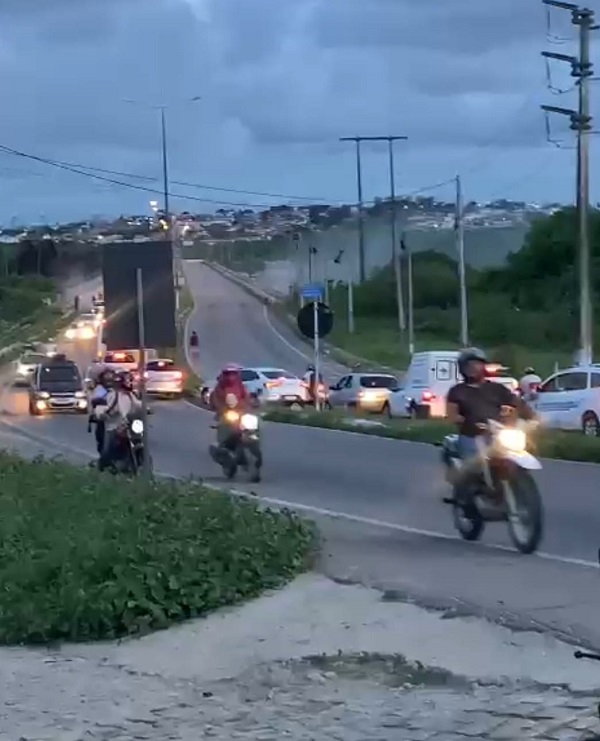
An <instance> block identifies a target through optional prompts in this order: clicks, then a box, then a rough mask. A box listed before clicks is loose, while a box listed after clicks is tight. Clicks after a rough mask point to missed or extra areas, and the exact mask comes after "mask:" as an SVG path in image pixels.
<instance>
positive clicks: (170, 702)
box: [0, 649, 598, 741]
mask: <svg viewBox="0 0 600 741" xmlns="http://www.w3.org/2000/svg"><path fill="white" fill-rule="evenodd" d="M0 681H1V682H2V688H3V689H2V702H1V704H0V739H2V741H4V740H5V739H6V741H126V740H127V741H131V740H133V739H140V740H146V741H159V740H160V741H167V740H173V741H176V740H179V741H200V739H202V740H204V739H214V741H234V739H245V740H246V741H281V740H282V739H289V740H290V741H429V740H430V739H434V740H435V741H459V739H460V741H466V740H468V739H472V740H473V741H475V740H476V739H486V740H487V741H503V740H504V741H509V740H510V741H523V740H525V739H540V740H542V739H543V740H545V741H550V740H552V741H567V740H568V739H573V741H575V739H580V738H584V737H585V735H586V731H587V730H588V729H593V728H596V727H597V725H598V723H597V721H596V719H595V717H594V716H593V713H594V708H595V705H596V702H595V698H594V697H592V696H584V695H573V694H570V693H569V692H567V691H565V690H564V689H560V688H544V687H540V686H529V687H519V686H515V685H513V686H507V685H487V686H483V685H479V684H472V683H470V682H468V681H467V680H464V679H461V678H459V677H455V676H453V675H450V674H447V673H444V672H441V671H439V670H429V669H427V668H425V667H421V666H419V667H417V668H411V667H409V666H407V665H406V664H404V662H402V660H400V659H397V658H386V657H364V656H363V657H358V658H352V659H347V658H336V659H315V660H304V661H295V662H287V663H286V662H284V663H275V664H270V665H261V666H258V667H254V668H253V669H251V670H248V671H247V672H246V673H243V674H241V675H240V676H239V677H237V678H236V679H235V680H222V681H219V682H214V683H212V684H210V685H206V686H198V685H197V684H196V683H195V682H194V681H189V680H186V681H182V680H168V681H167V680H165V679H162V678H161V677H160V676H156V675H143V674H139V673H136V672H133V671H131V670H127V669H124V668H122V667H118V666H111V665H108V664H106V663H100V664H98V663H95V662H93V661H89V660H87V659H80V658H72V659H65V658H63V657H60V656H57V657H53V656H52V655H51V654H46V655H44V654H42V653H39V652H26V651H22V650H18V649H15V650H14V651H13V652H12V653H11V652H8V654H6V658H4V659H3V661H2V663H1V664H0Z"/></svg>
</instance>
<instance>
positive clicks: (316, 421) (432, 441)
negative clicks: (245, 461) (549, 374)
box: [263, 409, 600, 463]
mask: <svg viewBox="0 0 600 741" xmlns="http://www.w3.org/2000/svg"><path fill="white" fill-rule="evenodd" d="M263 419H264V421H265V422H275V423H280V424H292V425H300V426H303V427H315V428H321V429H325V430H338V431H342V432H352V433H356V434H361V435H371V436H375V437H383V438H388V439H392V440H404V441H407V442H416V443H425V444H429V445H441V443H442V441H443V439H444V436H445V435H448V434H451V433H452V432H455V428H454V427H453V426H452V425H451V424H450V423H449V422H446V421H445V420H409V419H407V420H401V419H396V420H386V419H385V418H384V419H379V418H377V417H363V416H359V415H353V414H351V413H349V412H346V413H338V412H336V411H333V412H332V411H327V412H313V411H306V410H304V411H291V410H288V409H272V410H269V411H266V412H265V414H264V416H263ZM531 442H532V445H531V447H532V449H533V450H534V451H535V454H536V455H538V456H540V457H542V458H551V459H555V460H564V461H575V462H580V463H600V439H599V438H597V437H590V436H587V435H583V434H582V433H580V432H561V431H559V430H548V429H540V430H539V431H538V432H537V433H536V435H535V437H533V438H532V441H531Z"/></svg>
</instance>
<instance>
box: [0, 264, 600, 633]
mask: <svg viewBox="0 0 600 741" xmlns="http://www.w3.org/2000/svg"><path fill="white" fill-rule="evenodd" d="M185 272H186V276H187V280H188V283H189V286H190V288H191V290H192V292H193V294H194V296H195V299H196V309H195V311H194V312H193V314H192V315H191V317H190V320H189V325H188V330H189V331H191V330H195V331H197V333H198V335H199V339H200V347H199V358H198V359H197V362H198V365H199V370H200V372H201V373H202V374H203V375H204V377H206V378H210V377H212V376H213V375H214V374H216V372H217V371H218V369H219V368H220V367H222V365H223V364H224V363H227V362H239V363H243V364H249V365H273V366H282V367H284V368H287V369H289V370H291V371H295V372H301V371H302V370H303V369H304V367H305V365H306V362H307V359H306V358H305V357H304V354H306V348H305V347H304V346H303V345H301V344H297V343H298V340H297V339H296V338H294V337H293V335H292V334H291V333H290V332H289V331H288V330H286V329H285V328H284V327H281V326H280V325H279V324H278V323H277V322H276V320H275V319H274V318H273V317H270V316H269V315H268V313H266V312H265V309H264V307H263V306H262V305H261V304H260V303H259V302H257V301H255V300H254V299H253V298H252V297H250V296H248V295H247V294H246V293H245V292H244V291H243V290H242V289H240V288H239V287H237V286H235V285H233V284H232V283H230V282H229V281H227V280H226V279H225V278H223V277H221V276H220V275H218V274H216V273H215V272H214V271H212V270H211V269H210V268H208V267H207V266H205V265H203V264H202V263H198V262H188V263H186V264H185ZM91 344H92V345H93V343H91ZM93 349H94V348H93V347H89V346H85V345H77V346H73V347H71V348H69V351H70V354H71V355H72V356H74V357H76V358H77V360H78V362H80V364H81V365H82V367H85V366H86V365H87V363H88V362H89V359H90V358H91V354H92V353H93ZM3 406H4V408H5V409H6V410H7V412H8V415H7V416H5V417H4V422H5V429H6V428H7V425H8V429H9V430H12V432H13V434H14V435H15V440H17V439H19V440H21V443H20V444H23V443H22V436H23V435H25V436H26V439H27V440H29V441H30V442H32V443H33V442H34V443H35V444H36V445H38V446H39V449H40V450H45V451H54V452H60V453H63V454H65V455H69V456H71V457H73V456H75V457H76V458H78V459H84V458H86V457H87V456H91V455H92V454H93V440H92V436H91V435H90V436H87V435H86V433H85V425H86V422H85V418H84V417H77V416H62V417H60V416H55V417H45V418H31V417H29V416H25V415H24V412H26V409H24V398H23V395H22V394H21V393H19V392H14V391H8V392H7V393H6V394H5V396H4V399H3ZM210 422H211V415H210V414H208V413H207V412H204V411H202V410H201V409H198V408H197V407H194V406H192V405H189V404H187V403H186V402H157V403H156V404H155V414H154V415H153V416H152V418H151V426H150V435H151V445H152V455H153V458H154V463H155V468H156V470H157V471H159V472H162V473H166V474H170V475H174V476H183V477H185V476H189V475H194V476H200V477H203V478H205V479H207V480H209V481H214V482H219V483H221V482H222V479H221V477H220V476H219V471H218V469H217V468H216V466H215V465H214V463H213V462H212V461H211V460H210V458H209V456H208V452H207V449H208V445H209V443H210V442H211V441H212V438H213V431H212V430H211V429H210ZM263 432H264V440H263V444H264V451H265V458H266V463H265V471H264V474H265V480H264V482H263V483H261V484H260V485H258V486H255V487H254V489H256V491H257V493H258V494H259V495H260V496H261V497H264V498H266V499H270V500H276V501H278V502H282V501H283V502H286V503H289V504H290V505H291V506H296V507H300V508H302V509H304V510H306V511H307V512H308V513H309V514H312V515H313V516H315V517H317V518H318V519H319V521H321V522H322V523H323V528H324V533H325V535H326V537H327V539H328V542H327V547H326V550H325V556H324V563H323V568H324V569H325V570H326V571H328V572H330V573H331V574H332V575H334V576H336V577H339V578H344V579H351V580H359V581H363V582H366V583H370V584H376V585H381V586H385V587H387V588H389V589H392V590H394V591H396V592H398V593H399V594H400V595H405V594H408V595H410V596H415V597H418V598H419V599H420V600H422V601H425V602H429V603H433V604H436V605H437V604H440V605H446V606H448V605H454V606H457V605H458V606H460V609H461V610H468V611H470V612H482V613H484V614H489V615H491V616H494V617H495V618H497V617H498V616H502V617H503V618H504V619H510V620H514V621H516V622H518V623H519V625H521V626H522V625H528V626H536V625H548V626H550V627H552V628H553V629H554V630H557V631H561V632H562V633H564V634H567V635H569V634H573V635H575V636H578V637H585V638H586V639H588V640H590V641H592V642H594V641H597V642H598V643H599V644H600V625H598V624H597V620H596V615H597V614H598V611H599V610H600V582H599V579H598V570H597V568H596V567H595V563H596V555H597V551H598V547H599V546H600V514H599V512H600V468H599V467H596V466H591V465H584V464H571V463H562V462H557V461H547V462H545V468H544V470H543V471H542V472H541V474H540V476H539V484H540V487H541V490H542V493H543V496H544V501H545V507H546V519H547V525H546V539H545V542H544V544H543V550H544V554H543V555H542V556H520V555H518V554H516V553H514V551H513V550H512V547H511V546H510V543H509V541H508V538H507V535H506V528H505V526H504V525H491V526H489V528H488V531H487V532H486V533H485V534H484V538H483V541H482V543H481V544H475V545H473V544H467V543H464V542H462V541H460V540H457V539H456V537H455V534H454V531H453V528H452V525H451V521H450V512H449V511H448V509H447V508H446V507H445V506H444V505H443V504H441V501H440V499H441V496H442V495H443V494H444V493H445V486H444V483H443V480H442V475H441V467H440V465H439V461H438V457H439V453H438V451H437V450H436V449H435V448H432V447H430V446H425V445H419V444H413V443H406V442H399V441H392V440H384V439H377V438H372V437H365V436H359V435H353V434H347V433H338V432H332V431H325V430H314V429H306V428H304V429H303V428H301V427H292V426H285V425H274V424H266V425H265V426H264V431H263ZM239 488H240V489H247V488H248V487H247V486H245V485H244V484H243V483H240V484H239ZM331 514H335V517H333V518H332V517H331V516H330V515H331ZM324 517H325V519H323V518H324Z"/></svg>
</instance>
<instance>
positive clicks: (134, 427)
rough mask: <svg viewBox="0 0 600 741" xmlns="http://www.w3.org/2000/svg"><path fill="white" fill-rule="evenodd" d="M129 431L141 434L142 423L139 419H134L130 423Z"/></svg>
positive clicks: (142, 429)
mask: <svg viewBox="0 0 600 741" xmlns="http://www.w3.org/2000/svg"><path fill="white" fill-rule="evenodd" d="M131 431H132V432H133V433H134V435H141V434H142V432H143V431H144V423H143V422H142V420H141V419H134V420H133V422H132V423H131Z"/></svg>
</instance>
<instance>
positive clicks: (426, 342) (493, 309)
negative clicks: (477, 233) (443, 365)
mask: <svg viewBox="0 0 600 741" xmlns="http://www.w3.org/2000/svg"><path fill="white" fill-rule="evenodd" d="M590 231H591V238H592V250H593V260H592V271H593V275H592V278H593V286H594V294H595V296H596V297H600V270H599V268H600V212H598V211H593V212H592V214H591V216H590ZM576 235H577V228H576V215H575V212H574V209H565V210H562V211H558V212H557V213H555V214H554V215H553V216H550V217H548V218H544V219H539V220H538V221H536V222H535V223H534V224H533V225H532V227H531V229H530V230H529V232H528V234H527V237H526V240H525V244H524V246H523V248H522V249H521V250H520V251H519V252H515V253H514V254H511V255H509V256H508V259H507V263H506V265H505V266H504V267H501V268H493V269H485V270H475V269H472V268H470V269H468V271H467V284H468V296H469V319H470V337H471V342H473V343H474V344H477V345H481V346H483V347H485V348H486V349H487V350H488V351H489V352H490V354H491V355H492V356H494V357H495V358H496V359H497V360H499V361H502V362H504V363H505V364H507V365H509V366H510V367H512V368H513V369H514V371H515V373H520V372H521V371H522V370H523V368H524V367H525V366H526V365H533V366H534V367H536V369H538V371H539V372H540V373H542V375H543V374H549V373H551V372H552V370H553V369H554V366H555V363H558V364H559V365H565V364H568V363H570V362H572V359H573V354H574V350H575V346H576V344H577V341H576V338H577V337H578V316H579V315H578V306H577V302H578V284H577V276H576V268H575V255H576V250H575V244H576ZM404 274H406V270H404ZM413 279H414V280H413V286H414V308H415V317H414V326H415V344H416V348H417V350H426V349H433V348H436V349H450V348H453V347H457V346H458V338H459V335H460V310H459V291H458V280H457V265H456V261H455V260H453V259H451V258H450V257H447V256H446V255H443V254H440V253H438V252H431V251H430V252H420V253H416V254H414V256H413ZM404 290H405V295H406V286H405V288H404ZM354 300H355V315H356V332H355V333H354V334H353V335H352V334H350V333H349V332H348V328H347V323H346V306H347V287H346V286H345V285H338V286H336V287H333V288H332V290H331V299H330V303H331V305H332V308H333V309H334V311H335V312H336V317H337V324H336V328H335V330H334V332H333V333H332V335H331V337H330V338H329V339H330V341H331V343H332V344H334V345H336V346H338V347H340V348H342V349H343V350H346V351H348V352H350V353H353V354H354V355H357V356H361V357H364V358H367V359H369V360H372V361H375V362H378V363H382V364H384V365H388V366H391V367H395V368H400V369H401V368H405V367H406V366H407V363H408V351H407V346H406V345H407V338H406V337H401V336H400V333H399V331H398V328H397V327H398V324H397V306H396V290H395V281H394V273H393V270H392V269H391V267H389V266H388V267H386V268H383V269H381V270H378V271H376V272H375V273H374V274H373V275H372V276H371V277H370V279H369V280H367V281H366V282H365V283H364V284H362V285H360V286H357V287H356V288H355V295H354ZM293 301H296V299H293ZM595 330H596V331H595V334H596V342H598V341H600V324H597V325H596V327H595Z"/></svg>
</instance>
